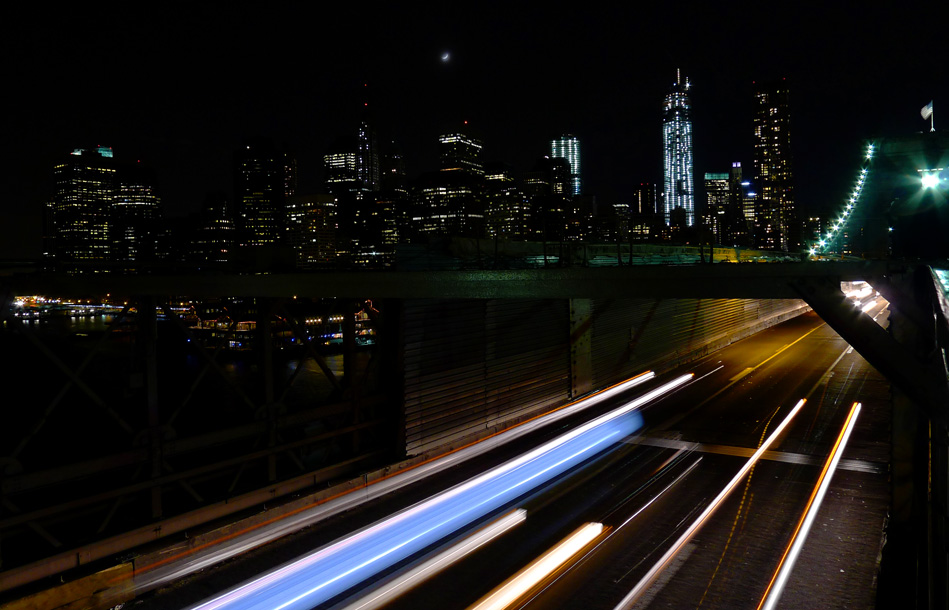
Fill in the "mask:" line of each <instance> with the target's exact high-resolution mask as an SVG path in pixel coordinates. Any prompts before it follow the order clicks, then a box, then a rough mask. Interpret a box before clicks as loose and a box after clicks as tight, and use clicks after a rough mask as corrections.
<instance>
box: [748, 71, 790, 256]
mask: <svg viewBox="0 0 949 610" xmlns="http://www.w3.org/2000/svg"><path fill="white" fill-rule="evenodd" d="M789 110H790V107H789V103H788V86H787V83H786V81H784V80H781V81H778V82H776V83H766V84H761V85H758V86H757V88H756V90H755V115H754V127H755V153H754V155H755V156H754V162H755V176H756V179H757V181H758V205H757V209H756V211H755V225H756V233H755V238H756V241H757V242H758V243H757V246H758V247H759V248H769V249H774V250H783V251H785V252H786V251H788V250H789V249H791V250H794V249H796V248H797V247H798V244H797V242H798V241H799V236H797V235H796V234H795V230H794V229H795V227H796V222H795V212H794V183H793V175H792V173H791V133H790V112H789Z"/></svg>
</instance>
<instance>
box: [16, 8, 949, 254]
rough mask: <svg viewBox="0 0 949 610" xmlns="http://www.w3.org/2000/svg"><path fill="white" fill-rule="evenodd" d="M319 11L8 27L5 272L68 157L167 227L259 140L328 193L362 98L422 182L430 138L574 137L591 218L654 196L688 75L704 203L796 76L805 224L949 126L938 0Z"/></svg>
mask: <svg viewBox="0 0 949 610" xmlns="http://www.w3.org/2000/svg"><path fill="white" fill-rule="evenodd" d="M326 4H327V3H311V4H307V5H302V4H301V5H294V6H293V8H288V9H273V8H270V7H269V6H267V5H264V4H257V5H247V6H245V5H241V4H233V5H230V4H229V5H223V4H222V5H220V6H217V5H215V6H210V5H209V4H205V3H190V4H184V3H174V4H169V5H149V6H154V7H155V8H154V9H150V10H146V9H144V8H143V5H142V4H139V3H126V4H123V5H121V6H122V7H123V8H121V9H115V8H113V9H103V8H99V7H98V5H88V4H83V7H89V8H83V10H81V11H80V10H76V9H72V8H70V9H66V10H65V11H64V10H63V9H52V8H48V9H47V10H45V11H38V10H35V9H34V10H33V12H32V14H27V15H22V16H19V17H17V18H13V17H12V16H11V15H8V16H7V18H5V19H4V20H3V25H2V26H0V27H2V32H0V33H2V38H0V45H2V49H3V56H2V60H0V61H2V62H3V64H2V65H3V82H4V87H3V90H4V92H5V95H4V96H3V97H4V100H5V102H6V104H5V105H6V106H7V111H6V112H5V113H4V120H3V135H4V140H5V141H4V144H3V146H2V151H3V152H2V154H3V164H2V167H3V168H4V169H3V175H4V177H5V182H6V183H8V184H10V185H11V186H12V188H10V189H9V190H8V191H7V192H6V193H5V194H4V198H3V202H2V204H0V205H2V206H3V217H2V222H0V259H21V260H22V259H35V258H37V257H38V256H39V254H40V230H41V221H40V218H41V210H42V205H43V202H44V201H45V200H46V199H47V198H48V197H49V194H50V192H51V186H52V185H51V170H52V166H53V164H54V162H55V161H56V159H57V157H59V156H60V155H63V154H65V153H68V152H69V151H71V150H72V149H74V148H80V147H92V146H96V145H107V146H112V147H113V148H114V150H115V155H116V157H117V158H119V159H124V160H141V161H142V162H143V163H145V164H147V165H149V166H151V167H153V168H154V169H155V171H156V172H157V175H158V181H159V184H158V186H159V189H160V195H161V198H162V206H163V209H164V211H165V214H166V215H168V216H183V215H185V214H188V213H190V212H192V211H197V210H198V209H200V207H201V205H202V203H203V201H204V198H205V195H206V193H208V192H210V191H216V190H225V191H228V192H230V190H231V188H232V184H233V176H232V172H231V161H232V156H233V152H234V150H235V149H236V148H237V147H238V146H239V145H240V144H241V142H242V141H243V140H244V139H245V138H247V137H252V136H258V135H263V136H268V137H271V138H273V140H274V141H275V142H276V143H277V144H279V145H282V146H285V147H286V148H288V149H289V150H291V151H292V152H294V153H295V155H296V157H297V160H298V167H299V189H298V191H299V192H302V193H308V192H319V191H320V190H321V180H322V173H323V172H322V156H323V154H325V153H326V152H327V148H328V146H329V144H330V143H331V142H332V141H333V140H334V139H336V138H337V137H339V136H344V135H353V134H355V130H356V125H357V122H358V120H359V117H360V113H361V106H362V103H363V99H362V95H363V87H362V86H363V84H364V83H368V84H369V88H370V90H371V95H372V97H371V100H372V107H373V111H374V116H375V123H376V126H377V131H378V132H379V135H380V137H381V138H387V139H394V140H395V141H396V142H398V144H399V145H400V146H401V148H402V149H403V151H404V153H405V156H406V160H407V171H408V174H409V176H410V177H414V176H416V175H418V174H419V173H421V172H424V171H428V170H432V169H436V167H437V142H436V138H437V136H438V134H439V133H443V132H445V131H446V130H448V129H453V128H457V127H458V126H459V125H460V124H461V122H462V121H464V120H467V121H468V122H469V126H470V127H471V131H472V132H473V133H474V134H475V135H478V136H479V137H481V138H482V139H483V141H484V144H485V148H484V150H485V154H484V157H485V161H504V162H507V163H509V164H512V165H513V166H514V168H515V170H517V171H518V172H524V171H526V170H529V169H530V168H531V166H532V164H533V163H534V161H535V160H536V158H537V157H539V156H540V155H543V154H544V153H545V152H546V149H547V142H548V141H549V140H550V139H551V138H552V137H555V136H557V135H559V134H561V133H567V132H569V133H573V134H575V135H577V136H578V137H579V138H580V142H581V151H582V165H583V167H582V169H583V179H584V183H585V188H584V190H585V191H586V192H588V193H591V194H594V195H596V196H597V201H598V202H599V203H615V202H626V201H629V199H630V195H631V193H632V188H633V186H634V185H636V184H638V183H639V182H642V181H649V182H660V181H661V124H660V108H661V105H662V99H663V96H664V95H665V93H666V92H667V90H668V88H669V86H670V85H671V84H672V83H673V82H674V80H675V74H676V68H681V69H682V73H683V75H687V76H688V77H689V79H690V80H691V82H692V104H693V130H694V143H695V179H696V190H697V198H696V199H697V203H698V202H700V201H703V200H704V195H703V192H702V188H701V186H700V185H701V178H702V176H703V174H704V173H705V172H708V171H728V169H729V168H730V166H731V162H732V161H741V162H742V164H743V166H745V167H746V168H748V169H747V170H746V172H750V168H751V134H752V116H751V112H752V91H753V87H754V85H753V81H759V82H761V81H768V80H774V79H780V78H786V79H787V80H788V81H789V82H790V85H791V95H792V113H793V114H792V117H791V121H792V122H791V128H792V146H793V147H794V154H795V159H794V174H795V182H796V188H797V190H796V200H797V204H798V206H799V209H801V210H803V211H805V212H806V211H811V210H817V211H821V210H822V209H824V208H826V209H828V210H830V209H837V206H838V205H839V204H840V202H841V201H842V200H843V198H844V194H845V193H846V191H847V190H848V188H849V187H850V185H851V184H852V181H853V179H854V177H855V172H856V168H857V167H858V164H859V161H860V153H861V150H860V147H861V143H862V141H863V140H864V139H866V138H870V137H875V136H886V135H902V134H909V133H913V132H915V131H920V130H924V129H925V130H928V129H929V124H928V122H925V121H923V120H922V118H921V117H920V114H919V110H920V108H921V107H922V106H923V105H924V104H926V103H928V102H929V101H930V100H935V104H934V105H935V111H936V113H935V114H936V116H935V119H936V127H937V128H939V127H941V126H942V127H945V126H947V125H949V75H947V59H949V42H947V37H946V35H945V33H946V28H945V23H946V21H945V14H944V13H942V14H940V13H938V8H937V7H940V6H942V3H939V2H933V3H927V4H925V5H924V4H919V5H917V4H914V3H910V2H900V3H888V4H891V5H892V7H893V8H890V9H888V10H884V9H881V8H876V6H877V5H876V4H872V5H871V4H868V3H846V4H844V3H835V8H828V7H826V6H821V5H820V4H818V3H815V4H813V5H810V4H809V3H806V5H805V3H786V4H789V5H790V4H794V5H795V6H793V7H786V8H775V6H776V5H778V3H761V6H754V5H742V4H741V3H722V4H721V5H720V6H719V3H696V4H694V5H691V4H688V3H675V2H660V3H654V4H652V5H650V8H646V9H639V8H636V9H634V8H629V7H626V8H621V9H606V8H592V9H589V10H564V9H560V8H555V5H554V3H549V2H548V3H543V4H538V5H533V6H530V7H522V6H520V5H517V6H515V3H480V4H462V3H442V4H440V5H428V4H414V5H413V4H410V3H393V4H392V5H390V7H391V8H386V9H383V10H376V9H373V8H371V6H370V5H369V4H367V3H358V6H359V7H360V8H359V10H352V11H345V10H341V9H339V8H333V9H327V8H326V6H325V5H326ZM336 4H340V3H336ZM353 4H354V5H356V4H357V3H353ZM576 4H584V5H585V4H586V3H576ZM629 4H630V5H631V4H632V3H629ZM781 4H785V3H781ZM802 5H804V6H802ZM70 6H72V5H70ZM93 6H95V8H92V7H93ZM762 6H767V8H762ZM436 7H437V8H436ZM943 10H944V7H943ZM444 53H449V54H450V59H449V60H448V61H447V62H446V61H443V60H442V56H443V54H444ZM943 108H945V109H946V110H941V109H943ZM940 116H941V117H943V118H942V120H940ZM941 124H942V125H941Z"/></svg>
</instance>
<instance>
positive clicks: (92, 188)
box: [44, 146, 117, 271]
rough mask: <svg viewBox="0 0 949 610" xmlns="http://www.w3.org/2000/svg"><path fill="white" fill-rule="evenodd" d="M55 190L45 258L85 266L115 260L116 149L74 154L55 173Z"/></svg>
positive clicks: (80, 269) (61, 163)
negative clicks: (112, 218)
mask: <svg viewBox="0 0 949 610" xmlns="http://www.w3.org/2000/svg"><path fill="white" fill-rule="evenodd" d="M53 185H54V186H53V188H54V191H53V196H52V199H51V200H50V202H49V203H48V204H47V209H46V213H47V243H46V245H45V247H44V250H45V252H46V256H47V257H48V258H51V259H54V260H57V261H75V262H86V263H92V262H105V261H108V260H110V257H111V247H110V246H111V235H110V232H109V224H110V223H109V219H110V215H111V211H112V202H113V200H114V197H115V191H116V186H117V167H116V164H115V159H114V158H113V154H112V149H111V148H109V147H105V146H100V147H98V148H77V149H75V150H73V151H72V153H71V154H69V155H68V156H66V157H65V158H64V159H63V160H62V161H60V162H59V163H57V164H56V165H55V166H54V167H53ZM74 271H82V268H76V269H75V270H74Z"/></svg>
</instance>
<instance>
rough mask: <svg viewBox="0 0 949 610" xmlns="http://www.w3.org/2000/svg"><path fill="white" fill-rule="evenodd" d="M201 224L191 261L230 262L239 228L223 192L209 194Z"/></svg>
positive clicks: (195, 239) (193, 246)
mask: <svg viewBox="0 0 949 610" xmlns="http://www.w3.org/2000/svg"><path fill="white" fill-rule="evenodd" d="M199 222H200V225H199V226H198V227H197V228H196V229H195V232H194V239H193V243H192V247H191V259H192V260H194V261H196V262H200V263H227V262H229V261H230V260H231V255H232V254H233V249H234V244H235V242H236V238H237V236H236V233H237V228H236V226H235V224H234V214H233V212H232V211H231V206H230V205H229V204H228V201H227V196H226V195H225V194H224V193H223V192H217V193H210V194H208V196H207V197H206V198H205V202H204V210H203V212H202V214H201V216H200V220H199Z"/></svg>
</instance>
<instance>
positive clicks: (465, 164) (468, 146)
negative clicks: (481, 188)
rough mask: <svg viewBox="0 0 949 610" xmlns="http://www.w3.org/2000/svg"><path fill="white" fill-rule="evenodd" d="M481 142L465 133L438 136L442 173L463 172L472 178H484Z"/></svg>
mask: <svg viewBox="0 0 949 610" xmlns="http://www.w3.org/2000/svg"><path fill="white" fill-rule="evenodd" d="M482 148H483V145H482V143H481V140H479V139H477V138H473V137H471V136H469V135H466V134H463V133H449V134H445V135H441V136H438V156H439V160H440V165H441V168H440V169H441V171H443V172H450V171H462V172H465V173H468V174H470V175H472V176H479V177H480V176H484V164H483V163H482V161H481V149H482Z"/></svg>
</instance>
